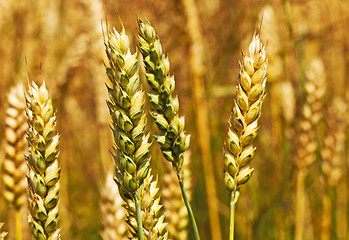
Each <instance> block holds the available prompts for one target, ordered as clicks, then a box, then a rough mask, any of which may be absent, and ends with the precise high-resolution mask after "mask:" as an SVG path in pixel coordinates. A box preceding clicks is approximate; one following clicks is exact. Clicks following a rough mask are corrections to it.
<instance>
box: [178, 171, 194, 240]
mask: <svg viewBox="0 0 349 240" xmlns="http://www.w3.org/2000/svg"><path fill="white" fill-rule="evenodd" d="M177 177H178V181H179V185H180V186H181V190H182V196H183V200H184V203H185V206H186V207H187V211H188V215H189V219H190V222H191V225H192V227H193V231H194V236H195V240H200V235H199V230H198V227H197V225H196V221H195V217H194V213H193V210H192V209H191V206H190V203H189V199H188V196H187V193H186V191H185V187H184V183H183V180H182V178H181V176H180V174H177Z"/></svg>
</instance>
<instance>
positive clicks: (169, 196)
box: [161, 151, 191, 240]
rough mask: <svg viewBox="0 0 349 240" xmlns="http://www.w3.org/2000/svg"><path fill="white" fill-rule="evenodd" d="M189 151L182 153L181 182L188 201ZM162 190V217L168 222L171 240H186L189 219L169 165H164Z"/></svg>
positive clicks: (189, 190) (189, 189)
mask: <svg viewBox="0 0 349 240" xmlns="http://www.w3.org/2000/svg"><path fill="white" fill-rule="evenodd" d="M189 163H190V151H186V152H185V153H184V163H183V180H184V184H185V186H186V192H187V193H188V198H189V200H190V199H191V171H190V168H189ZM162 181H163V184H162V185H163V188H162V189H161V196H162V197H163V199H164V200H163V202H164V209H165V212H164V215H165V217H166V220H167V222H168V225H167V229H168V231H169V232H170V233H171V237H172V239H174V240H175V239H177V240H186V239H188V230H187V227H188V224H189V218H188V213H187V210H186V207H185V205H184V202H183V200H182V195H181V192H180V188H179V187H178V179H177V176H176V175H175V174H174V172H173V171H172V167H171V165H170V164H169V163H166V164H165V172H164V174H163V176H162Z"/></svg>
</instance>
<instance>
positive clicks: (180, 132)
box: [138, 20, 190, 174]
mask: <svg viewBox="0 0 349 240" xmlns="http://www.w3.org/2000/svg"><path fill="white" fill-rule="evenodd" d="M138 25H139V34H138V42H139V48H140V51H141V53H142V55H143V62H144V64H145V70H146V73H145V76H146V79H147V82H148V84H149V85H150V86H151V88H152V93H149V94H148V96H149V100H150V105H151V115H152V117H153V119H154V121H155V123H156V125H157V126H158V129H159V135H158V136H155V138H156V140H157V142H158V143H159V145H160V147H161V151H162V153H163V155H164V157H165V158H166V160H168V161H170V162H171V163H172V165H173V168H174V170H175V171H176V173H177V174H180V172H181V168H182V166H183V161H184V157H183V153H184V152H185V151H186V150H187V149H188V147H189V143H190V135H187V134H185V132H184V123H185V120H184V116H182V117H180V116H179V115H178V113H177V112H178V109H179V102H178V96H172V94H173V91H174V89H175V80H174V76H170V75H169V70H170V62H169V59H168V57H166V56H165V54H164V53H163V52H162V47H161V43H160V40H159V38H158V36H157V35H156V33H155V30H154V28H153V27H152V26H151V25H150V23H149V22H148V21H147V22H145V23H143V22H142V21H140V20H138Z"/></svg>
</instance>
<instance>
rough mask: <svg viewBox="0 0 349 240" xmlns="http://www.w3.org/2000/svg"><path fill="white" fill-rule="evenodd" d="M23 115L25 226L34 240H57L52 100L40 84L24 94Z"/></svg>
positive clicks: (57, 171)
mask: <svg viewBox="0 0 349 240" xmlns="http://www.w3.org/2000/svg"><path fill="white" fill-rule="evenodd" d="M25 96H26V105H27V107H26V115H27V121H28V125H29V130H28V132H27V141H28V146H29V154H28V156H27V157H26V161H27V165H28V167H29V173H28V188H29V210H30V214H29V223H30V227H31V232H32V236H33V238H34V239H38V240H44V239H50V240H54V239H60V228H59V217H58V206H59V179H60V171H61V169H60V167H59V164H58V144H59V135H58V134H57V133H56V115H55V112H54V110H53V107H52V99H51V98H50V96H49V93H48V91H47V89H46V87H45V83H43V84H42V85H41V86H40V87H38V86H37V85H36V84H35V83H34V82H32V83H31V85H30V86H29V89H28V90H27V91H26V95H25Z"/></svg>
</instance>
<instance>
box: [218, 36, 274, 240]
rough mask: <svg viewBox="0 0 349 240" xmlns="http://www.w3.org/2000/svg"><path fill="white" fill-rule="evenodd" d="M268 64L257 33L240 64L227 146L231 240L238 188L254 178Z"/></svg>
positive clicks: (226, 171)
mask: <svg viewBox="0 0 349 240" xmlns="http://www.w3.org/2000/svg"><path fill="white" fill-rule="evenodd" d="M267 65H268V59H267V58H266V54H265V46H264V45H263V43H262V42H261V40H260V37H259V35H258V34H255V35H254V36H253V39H252V42H251V43H250V46H249V49H248V51H247V53H246V54H243V56H242V62H241V63H240V75H239V81H238V84H237V93H236V98H235V102H234V107H233V111H232V114H231V116H230V122H229V130H228V136H227V138H226V141H225V147H224V171H225V177H224V181H225V186H226V188H227V190H228V191H229V193H230V195H231V201H230V231H229V239H230V240H233V239H234V214H235V205H236V202H237V200H238V198H239V187H240V185H243V184H245V183H246V182H247V181H248V180H249V179H250V178H251V176H252V173H253V171H254V169H253V168H251V167H250V162H251V161H252V159H253V157H254V155H255V152H256V147H254V146H253V140H254V138H255V137H256V136H257V132H258V129H259V123H258V121H259V118H260V115H261V110H262V103H263V100H264V97H265V85H266V79H267Z"/></svg>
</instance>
